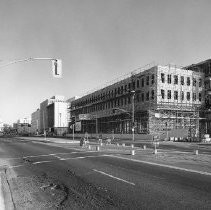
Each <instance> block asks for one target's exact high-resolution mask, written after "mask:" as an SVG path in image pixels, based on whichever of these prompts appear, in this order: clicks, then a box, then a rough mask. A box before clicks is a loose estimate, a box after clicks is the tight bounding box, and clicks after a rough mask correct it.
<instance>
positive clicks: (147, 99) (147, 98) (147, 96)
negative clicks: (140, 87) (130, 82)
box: [146, 91, 149, 101]
mask: <svg viewBox="0 0 211 210" xmlns="http://www.w3.org/2000/svg"><path fill="white" fill-rule="evenodd" d="M146 101H149V91H148V92H147V93H146Z"/></svg>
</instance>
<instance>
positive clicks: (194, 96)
mask: <svg viewBox="0 0 211 210" xmlns="http://www.w3.org/2000/svg"><path fill="white" fill-rule="evenodd" d="M193 101H196V93H193Z"/></svg>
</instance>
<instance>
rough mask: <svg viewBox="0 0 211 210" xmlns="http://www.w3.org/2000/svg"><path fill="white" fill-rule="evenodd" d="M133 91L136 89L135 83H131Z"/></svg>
mask: <svg viewBox="0 0 211 210" xmlns="http://www.w3.org/2000/svg"><path fill="white" fill-rule="evenodd" d="M132 84H133V90H135V88H136V82H135V81H133V83H132Z"/></svg>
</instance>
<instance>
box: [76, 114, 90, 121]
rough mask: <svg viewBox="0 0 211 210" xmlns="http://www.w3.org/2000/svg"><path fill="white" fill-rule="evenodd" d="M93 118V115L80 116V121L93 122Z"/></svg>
mask: <svg viewBox="0 0 211 210" xmlns="http://www.w3.org/2000/svg"><path fill="white" fill-rule="evenodd" d="M92 119H93V116H92V115H91V114H79V120H92Z"/></svg>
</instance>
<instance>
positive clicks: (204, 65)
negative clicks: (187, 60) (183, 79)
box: [185, 59, 211, 134]
mask: <svg viewBox="0 0 211 210" xmlns="http://www.w3.org/2000/svg"><path fill="white" fill-rule="evenodd" d="M185 69H190V70H192V71H194V72H202V73H204V76H205V79H204V95H205V109H204V110H202V111H201V116H202V117H203V118H205V121H204V126H202V128H205V132H206V133H209V134H211V59H208V60H205V61H202V62H199V63H197V64H192V65H189V66H186V67H185Z"/></svg>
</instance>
